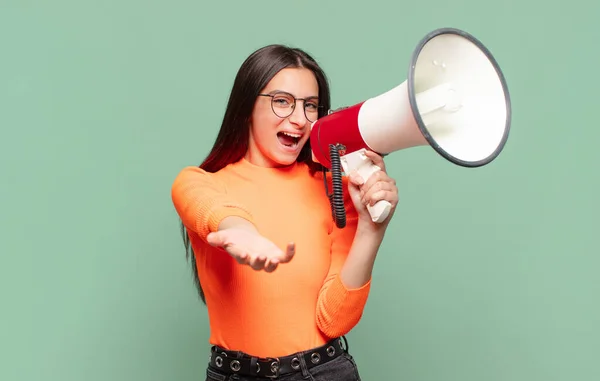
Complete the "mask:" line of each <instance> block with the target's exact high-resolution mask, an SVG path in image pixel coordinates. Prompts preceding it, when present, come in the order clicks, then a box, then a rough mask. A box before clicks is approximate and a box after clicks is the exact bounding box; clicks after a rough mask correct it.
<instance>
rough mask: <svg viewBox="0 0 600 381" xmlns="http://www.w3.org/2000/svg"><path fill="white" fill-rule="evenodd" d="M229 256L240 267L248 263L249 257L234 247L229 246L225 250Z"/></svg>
mask: <svg viewBox="0 0 600 381" xmlns="http://www.w3.org/2000/svg"><path fill="white" fill-rule="evenodd" d="M227 252H228V253H229V255H231V256H232V257H233V259H235V260H236V261H237V263H239V264H240V265H247V264H248V262H249V261H250V258H251V257H250V255H248V253H247V252H246V251H244V250H241V249H239V248H238V247H236V246H235V245H231V246H229V247H228V248H227Z"/></svg>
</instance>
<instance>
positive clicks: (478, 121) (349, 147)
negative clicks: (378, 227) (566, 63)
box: [310, 28, 511, 227]
mask: <svg viewBox="0 0 600 381" xmlns="http://www.w3.org/2000/svg"><path fill="white" fill-rule="evenodd" d="M510 122H511V103H510V97H509V93H508V89H507V85H506V81H505V79H504V75H503V74H502V72H501V70H500V68H499V66H498V64H497V62H496V60H495V59H494V57H493V56H492V54H491V53H490V52H489V51H488V50H487V49H486V48H485V46H483V44H482V43H481V42H480V41H479V40H477V39H476V38H475V37H473V36H472V35H470V34H469V33H467V32H465V31H462V30H459V29H455V28H441V29H437V30H434V31H433V32H431V33H429V34H427V35H426V36H425V37H424V38H423V39H422V40H421V41H420V42H419V44H418V45H417V47H416V49H415V50H414V52H413V54H412V57H411V62H410V66H409V69H408V78H407V79H406V80H405V81H404V82H402V83H400V84H399V85H397V86H396V87H394V88H392V89H391V90H388V91H386V92H384V93H382V94H380V95H378V96H375V97H372V98H369V99H367V100H365V101H362V102H360V103H357V104H355V105H353V106H349V107H342V108H340V109H338V110H336V111H333V112H332V111H329V114H328V115H326V116H323V117H321V118H320V119H318V120H317V121H315V122H314V123H313V124H312V126H311V132H310V145H311V150H312V159H313V161H315V162H317V163H320V164H321V165H322V166H323V167H325V168H326V169H328V170H330V171H331V174H332V190H333V193H332V194H329V195H328V196H329V197H330V200H331V206H332V211H333V216H334V219H335V221H336V224H337V226H338V227H344V226H345V223H346V214H345V208H344V204H343V199H342V180H341V171H342V169H343V172H345V173H346V174H350V173H351V172H353V171H356V172H357V173H358V174H360V175H361V176H362V177H363V179H365V181H366V180H367V179H368V178H369V177H370V176H371V175H372V174H373V173H375V171H377V170H380V168H378V167H377V166H375V165H374V164H373V163H372V162H371V160H369V159H368V158H367V157H366V156H365V154H364V151H365V150H366V149H368V150H371V151H373V152H376V153H378V154H380V155H387V154H389V153H392V152H394V151H398V150H402V149H405V148H409V147H416V146H424V145H429V146H431V147H432V148H433V149H434V150H435V151H436V152H437V153H438V154H440V155H441V156H442V157H443V158H445V159H447V160H448V161H450V162H451V163H454V164H456V165H459V166H463V167H480V166H483V165H486V164H489V163H490V162H491V161H492V160H494V159H495V158H496V157H497V156H498V155H499V154H500V152H501V151H502V149H503V148H504V145H505V144H506V141H507V139H508V133H509V130H510ZM326 189H327V184H326ZM390 209H391V205H390V203H389V202H387V201H380V202H378V203H377V204H375V205H373V206H368V210H369V213H370V215H371V217H372V220H373V221H374V222H378V223H381V222H383V221H385V220H386V219H387V217H388V215H389V213H390Z"/></svg>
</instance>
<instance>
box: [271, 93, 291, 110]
mask: <svg viewBox="0 0 600 381" xmlns="http://www.w3.org/2000/svg"><path fill="white" fill-rule="evenodd" d="M273 103H274V104H275V105H277V106H280V107H288V106H289V105H291V104H292V103H293V102H292V100H291V98H290V97H287V96H285V95H275V96H274V97H273Z"/></svg>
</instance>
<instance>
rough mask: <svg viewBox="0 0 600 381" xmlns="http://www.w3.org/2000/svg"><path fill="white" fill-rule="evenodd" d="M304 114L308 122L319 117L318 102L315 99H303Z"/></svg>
mask: <svg viewBox="0 0 600 381" xmlns="http://www.w3.org/2000/svg"><path fill="white" fill-rule="evenodd" d="M304 115H305V116H306V119H308V121H309V122H314V121H316V120H317V119H318V118H319V102H318V101H317V100H316V99H307V100H306V101H304Z"/></svg>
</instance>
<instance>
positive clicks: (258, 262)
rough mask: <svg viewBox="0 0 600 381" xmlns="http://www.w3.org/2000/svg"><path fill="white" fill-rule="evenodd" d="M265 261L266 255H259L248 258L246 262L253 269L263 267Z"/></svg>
mask: <svg viewBox="0 0 600 381" xmlns="http://www.w3.org/2000/svg"><path fill="white" fill-rule="evenodd" d="M266 261H267V257H265V256H264V255H259V256H257V257H254V258H252V259H250V261H249V262H248V264H249V265H250V267H252V269H253V270H261V269H263V268H264V267H265V262H266Z"/></svg>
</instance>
